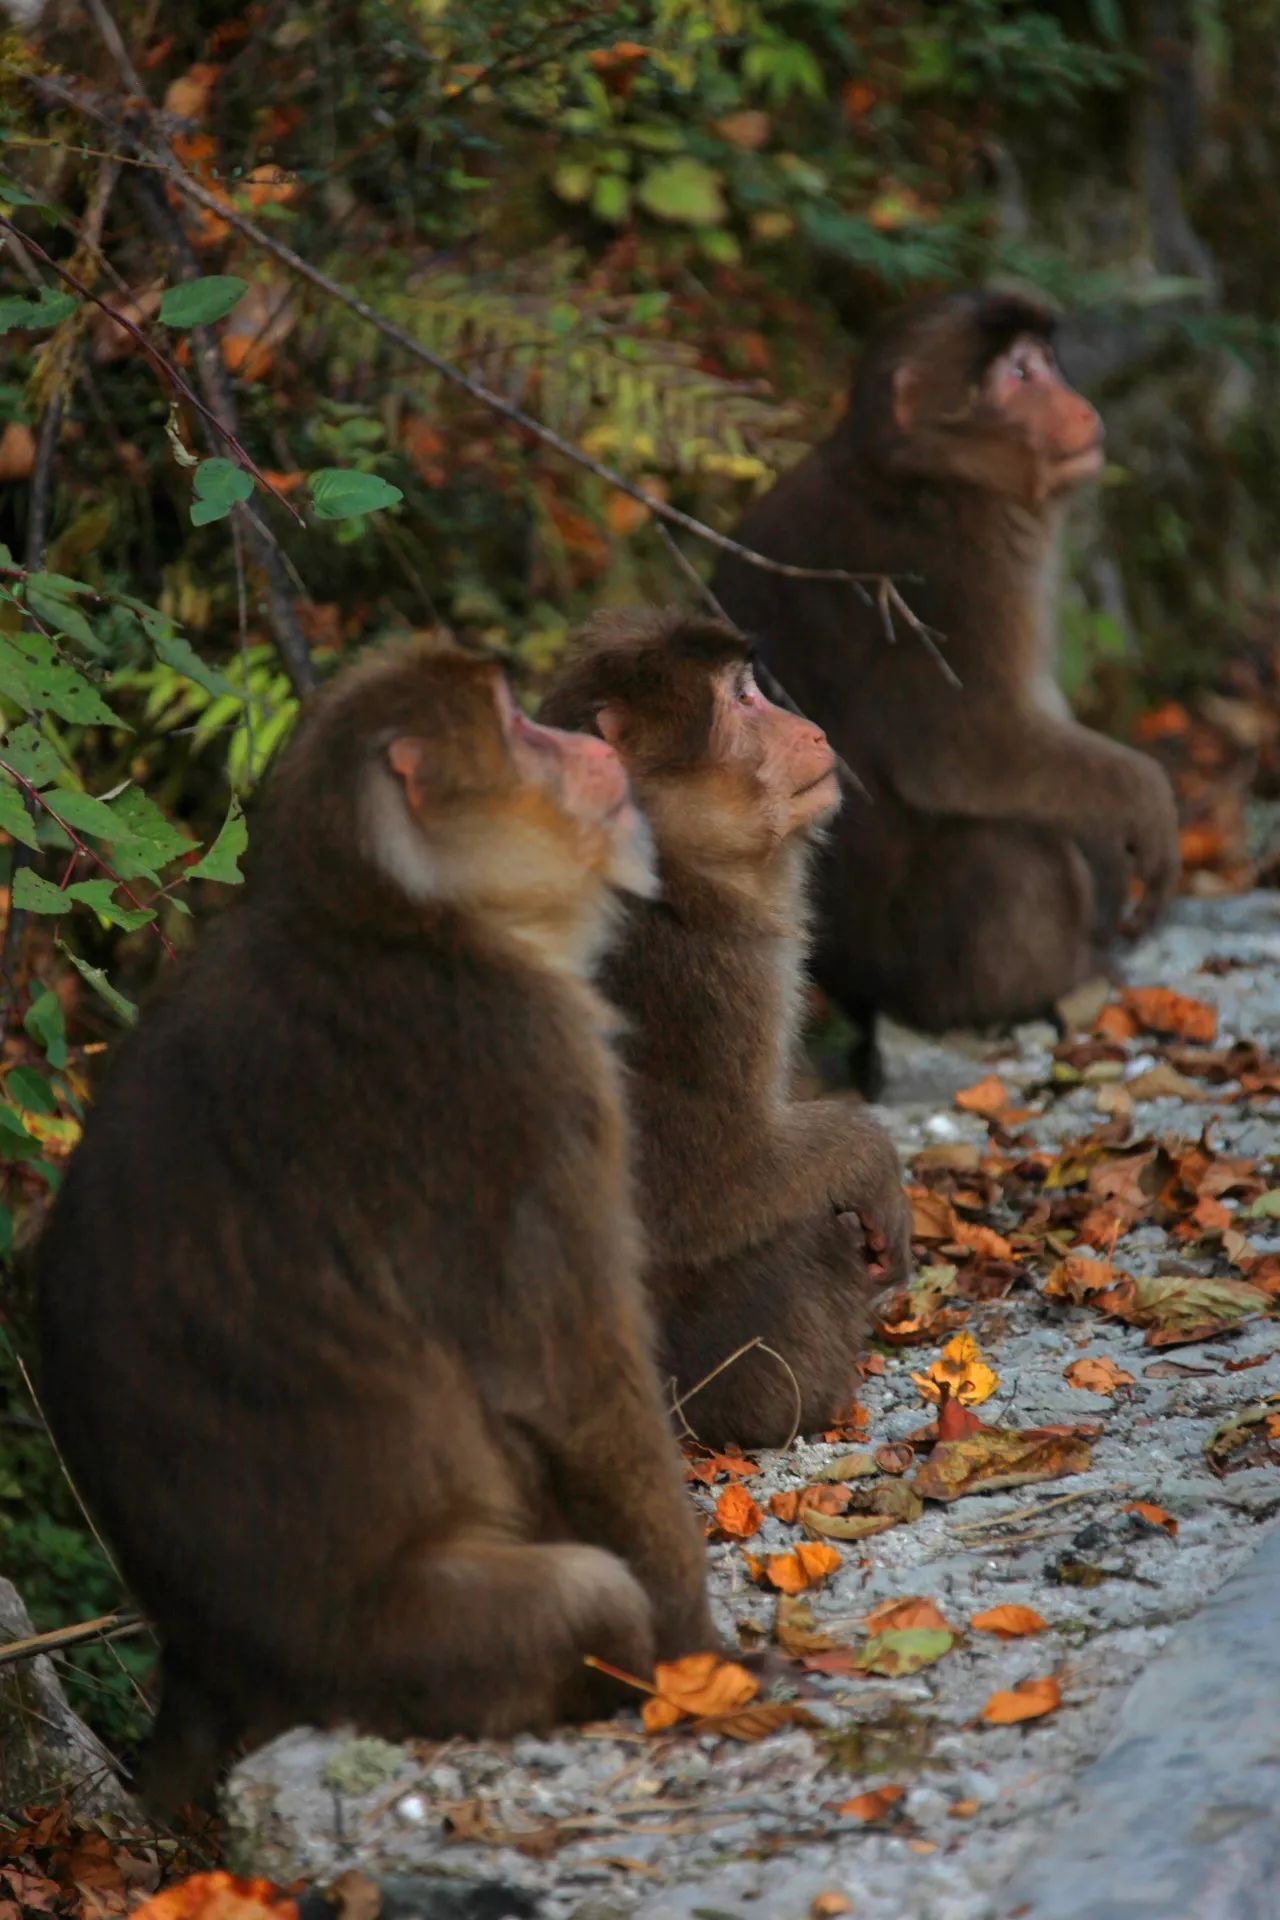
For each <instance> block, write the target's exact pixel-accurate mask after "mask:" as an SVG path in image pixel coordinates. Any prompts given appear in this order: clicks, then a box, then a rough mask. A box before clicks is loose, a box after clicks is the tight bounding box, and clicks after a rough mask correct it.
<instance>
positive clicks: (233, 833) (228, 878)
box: [187, 800, 249, 887]
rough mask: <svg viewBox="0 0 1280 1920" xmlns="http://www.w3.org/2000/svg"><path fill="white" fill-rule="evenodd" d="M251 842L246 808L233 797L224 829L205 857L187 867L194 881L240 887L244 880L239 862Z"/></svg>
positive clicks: (189, 877)
mask: <svg viewBox="0 0 1280 1920" xmlns="http://www.w3.org/2000/svg"><path fill="white" fill-rule="evenodd" d="M248 844H249V829H248V827H246V825H245V822H244V808H243V807H242V806H241V805H240V802H239V801H238V800H233V801H232V802H231V805H230V807H229V808H228V809H227V817H226V819H225V820H224V821H223V823H222V827H221V830H220V832H219V834H218V837H217V839H216V840H215V841H214V843H213V845H212V846H211V847H210V848H209V851H208V852H207V853H206V854H205V856H204V858H203V860H197V861H196V863H195V865H194V866H193V867H190V868H189V869H188V873H187V877H188V879H191V880H221V882H222V883H223V885H224V886H228V887H238V886H239V885H240V883H241V881H242V880H243V879H244V875H243V874H242V873H241V871H240V869H239V867H238V866H237V865H236V861H237V860H238V859H239V858H240V855H241V854H242V853H243V852H244V850H245V848H246V847H247V846H248Z"/></svg>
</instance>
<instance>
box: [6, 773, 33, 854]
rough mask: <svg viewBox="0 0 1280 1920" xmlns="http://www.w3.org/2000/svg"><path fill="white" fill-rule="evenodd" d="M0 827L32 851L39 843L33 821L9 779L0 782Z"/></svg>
mask: <svg viewBox="0 0 1280 1920" xmlns="http://www.w3.org/2000/svg"><path fill="white" fill-rule="evenodd" d="M0 827H2V828H3V829H4V831H5V832H6V833H7V834H8V835H9V836H10V838H11V839H14V840H21V842H22V844H23V846H24V847H30V848H31V849H32V851H33V852H34V851H35V850H36V849H37V848H38V847H39V845H40V840H39V836H38V835H37V833H36V824H35V821H34V820H33V819H32V818H31V815H30V814H29V813H28V812H27V808H26V803H25V801H24V800H23V798H22V795H21V794H20V793H19V791H18V789H17V788H16V787H15V786H14V785H13V783H12V781H9V780H5V781H3V782H0Z"/></svg>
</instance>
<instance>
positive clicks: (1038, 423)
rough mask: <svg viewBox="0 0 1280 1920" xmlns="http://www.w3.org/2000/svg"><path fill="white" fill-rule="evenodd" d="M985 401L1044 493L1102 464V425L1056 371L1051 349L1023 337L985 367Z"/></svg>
mask: <svg viewBox="0 0 1280 1920" xmlns="http://www.w3.org/2000/svg"><path fill="white" fill-rule="evenodd" d="M982 397H983V399H984V401H986V403H987V404H988V406H990V407H991V408H992V409H994V411H995V412H996V413H997V414H998V415H999V416H1000V418H1001V420H1003V421H1004V422H1005V424H1006V425H1007V426H1008V427H1009V428H1010V430H1011V431H1012V432H1013V433H1014V434H1015V435H1016V437H1017V438H1018V439H1019V440H1021V441H1022V442H1023V443H1024V444H1025V445H1026V446H1027V447H1029V448H1030V450H1031V451H1032V452H1033V453H1034V454H1035V455H1036V457H1037V461H1038V463H1039V465H1040V468H1041V472H1042V474H1043V479H1044V491H1045V492H1046V493H1058V492H1060V491H1061V490H1062V489H1063V488H1064V487H1075V486H1079V485H1080V483H1081V482H1082V481H1085V480H1091V479H1092V478H1093V476H1094V475H1095V474H1096V473H1097V472H1098V471H1099V470H1100V468H1101V466H1102V460H1103V451H1102V441H1103V430H1102V422H1101V420H1100V419H1099V418H1098V415H1097V413H1096V411H1095V410H1094V408H1093V407H1091V406H1090V405H1089V402H1088V401H1087V400H1086V399H1085V398H1084V396H1083V395H1082V394H1079V393H1077V392H1076V390H1075V388H1074V387H1071V386H1068V384H1067V382H1066V381H1065V380H1064V379H1063V377H1062V375H1061V373H1059V371H1058V364H1057V361H1056V360H1055V359H1054V355H1053V350H1052V348H1051V347H1050V346H1049V345H1048V344H1047V342H1045V341H1043V340H1038V339H1036V338H1035V336H1034V335H1032V334H1023V335H1021V336H1020V337H1019V338H1018V339H1017V340H1015V341H1014V342H1013V344H1012V345H1011V346H1009V347H1007V348H1006V349H1005V351H1004V352H1003V353H1002V354H1000V355H999V356H998V357H997V358H996V359H995V360H993V361H992V362H991V365H990V366H989V367H988V368H987V371H986V373H985V375H984V376H983V381H982Z"/></svg>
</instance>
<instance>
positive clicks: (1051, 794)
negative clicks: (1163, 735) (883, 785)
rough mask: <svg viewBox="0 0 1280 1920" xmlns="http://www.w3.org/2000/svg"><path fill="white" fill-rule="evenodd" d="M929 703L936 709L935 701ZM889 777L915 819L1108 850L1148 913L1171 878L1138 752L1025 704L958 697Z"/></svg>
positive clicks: (1165, 795)
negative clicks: (1039, 832) (1115, 852)
mask: <svg viewBox="0 0 1280 1920" xmlns="http://www.w3.org/2000/svg"><path fill="white" fill-rule="evenodd" d="M935 704H936V703H935ZM908 737H912V738H913V745H912V749H911V751H910V752H908V753H903V754H900V755H899V756H898V757H897V758H896V759H895V761H894V763H893V766H892V768H891V770H890V778H891V780H892V783H893V785H894V787H895V788H896V789H897V791H898V792H899V794H900V795H901V796H902V798H903V799H904V800H906V801H907V802H908V803H909V804H910V805H911V806H914V807H917V808H919V809H920V810H921V811H922V812H924V813H948V814H961V815H966V816H969V817H971V818H974V819H1002V818H1003V819H1017V820H1022V821H1030V822H1034V823H1036V824H1038V825H1043V826H1048V827H1057V828H1059V829H1061V830H1062V831H1063V832H1065V833H1068V834H1070V835H1072V836H1073V837H1075V838H1077V839H1079V840H1080V841H1081V843H1082V844H1083V845H1085V846H1086V847H1087V846H1088V845H1089V844H1090V843H1092V844H1093V845H1095V846H1098V847H1103V846H1118V847H1119V848H1120V849H1122V851H1123V855H1124V857H1125V859H1126V861H1127V864H1128V866H1129V868H1130V870H1131V871H1132V872H1133V873H1134V874H1135V875H1136V877H1137V878H1138V879H1140V880H1141V881H1142V882H1143V884H1144V887H1145V890H1146V893H1145V902H1144V905H1145V906H1146V908H1148V909H1149V910H1150V911H1153V912H1154V911H1155V910H1157V909H1158V908H1159V907H1160V906H1161V905H1163V903H1164V902H1165V900H1167V898H1168V896H1169V895H1170V893H1171V892H1172V890H1173V886H1174V883H1175V881H1176V880H1177V875H1178V833H1177V816H1176V812H1175V809H1174V802H1173V793H1172V791H1171V789H1170V786H1169V782H1168V780H1167V779H1166V778H1165V776H1164V774H1163V773H1162V772H1161V770H1160V768H1159V767H1158V766H1156V764H1155V762H1154V761H1153V760H1149V759H1148V758H1147V756H1146V755H1145V754H1141V753H1135V752H1134V751H1133V750H1132V749H1131V748H1129V747H1124V746H1121V745H1120V744H1119V743H1118V742H1116V741H1114V740H1107V739H1105V738H1104V737H1103V736H1102V735H1101V734H1097V733H1093V732H1091V731H1090V730H1089V729H1088V728H1087V727H1081V726H1077V725H1076V723H1075V722H1074V721H1072V720H1068V719H1059V718H1057V717H1056V716H1055V715H1052V714H1049V713H1047V712H1042V711H1040V710H1039V709H1037V708H1035V707H1034V706H1031V705H1029V704H1023V705H1018V706H1014V705H1011V704H1010V703H1009V702H1007V701H1005V700H997V699H994V698H991V699H988V698H985V697H984V696H982V695H978V696H975V697H972V698H970V697H969V696H967V695H961V696H959V698H958V699H957V702H956V704H955V706H954V707H953V708H952V709H951V710H950V712H949V714H948V715H947V716H946V723H945V724H939V725H935V726H928V725H925V726H922V727H920V728H917V730H916V732H915V734H914V736H908Z"/></svg>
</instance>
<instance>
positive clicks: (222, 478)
mask: <svg viewBox="0 0 1280 1920" xmlns="http://www.w3.org/2000/svg"><path fill="white" fill-rule="evenodd" d="M192 484H193V485H194V487H195V490H196V497H195V499H194V500H193V501H192V503H191V524H192V526H193V527H207V526H208V524H209V522H210V521H211V520H225V519H226V517H227V515H228V514H229V513H230V511H231V509H232V507H234V506H236V505H237V504H238V503H239V502H240V501H241V500H247V499H248V498H249V495H250V494H251V493H252V492H253V478H252V476H251V475H250V474H247V473H246V472H245V470H244V468H243V467H238V466H237V465H236V463H235V461H234V460H202V461H201V462H200V465H199V466H198V467H197V468H196V470H195V472H194V474H193V475H192Z"/></svg>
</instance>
